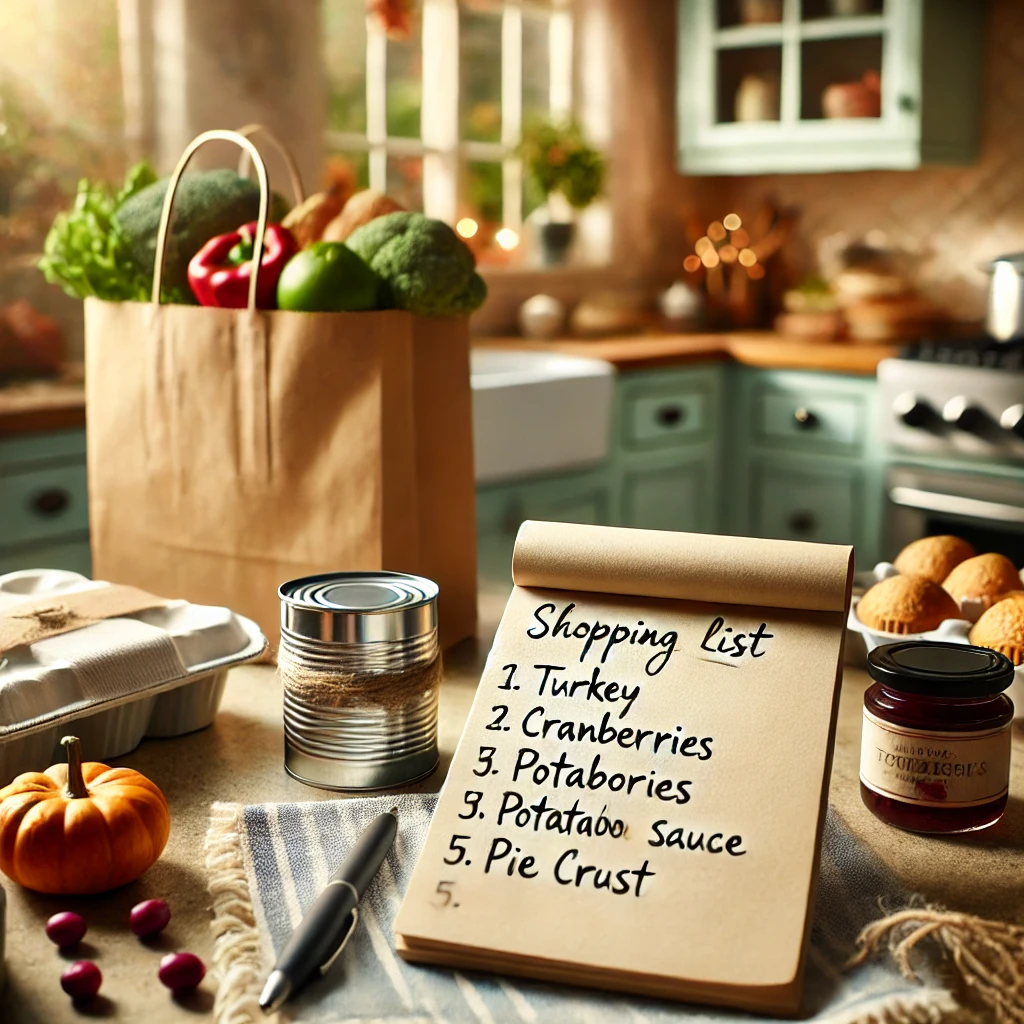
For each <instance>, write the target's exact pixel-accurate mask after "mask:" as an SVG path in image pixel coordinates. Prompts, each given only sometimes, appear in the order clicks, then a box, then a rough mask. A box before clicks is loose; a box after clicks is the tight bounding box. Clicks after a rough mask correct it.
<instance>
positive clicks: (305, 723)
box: [278, 572, 441, 790]
mask: <svg viewBox="0 0 1024 1024" xmlns="http://www.w3.org/2000/svg"><path fill="white" fill-rule="evenodd" d="M437 590H438V588H437V584H436V583H434V582H432V581H431V580H428V579H424V578H423V577H421V576H409V575H406V574H405V573H398V572H373V573H359V572H341V573H324V574H321V575H319V576H305V577H303V578H301V579H297V580H291V581H290V582H288V583H285V584H283V585H282V586H281V588H280V589H279V590H278V596H279V597H280V599H281V647H280V650H279V651H278V671H279V674H280V677H281V682H282V685H283V689H284V737H285V768H286V769H287V771H288V773H289V774H290V775H293V776H294V777H295V778H297V779H298V780H299V781H300V782H306V783H309V784H310V785H313V786H320V787H322V788H325V789H340V790H366V789H384V788H386V787H389V786H401V785H404V784H405V783H408V782H413V781H414V780H416V779H420V778H423V777H424V776H426V775H429V774H430V773H431V772H432V771H433V770H434V769H435V768H436V767H437V760H438V758H437V702H438V692H439V690H440V683H441V652H440V647H439V646H438V639H437Z"/></svg>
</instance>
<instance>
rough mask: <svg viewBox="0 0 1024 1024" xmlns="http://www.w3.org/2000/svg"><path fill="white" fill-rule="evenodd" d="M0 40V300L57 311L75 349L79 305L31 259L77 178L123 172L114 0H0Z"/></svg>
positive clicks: (74, 351)
mask: <svg viewBox="0 0 1024 1024" xmlns="http://www.w3.org/2000/svg"><path fill="white" fill-rule="evenodd" d="M0 40H2V42H0V307H4V306H6V305H7V304H8V303H14V302H22V303H23V302H29V303H31V304H32V306H33V307H35V308H36V309H37V310H39V311H41V312H44V313H46V314H48V315H50V316H53V317H55V318H56V319H57V320H58V321H60V324H61V327H62V328H63V332H64V336H65V345H66V351H67V353H68V355H69V356H70V357H71V358H75V357H78V356H79V355H80V351H81V308H80V306H79V304H77V303H75V302H73V301H72V300H70V299H67V298H66V297H65V296H64V295H63V294H62V293H61V292H60V290H59V289H57V288H54V287H53V286H52V285H48V284H46V282H45V281H44V280H43V277H42V275H41V274H40V273H39V272H38V270H36V269H35V264H36V261H37V260H38V258H39V254H40V252H41V250H42V245H43V239H44V238H45V237H46V233H47V231H48V229H49V227H50V224H51V223H52V221H53V218H54V215H55V214H56V213H57V212H58V211H59V210H62V209H64V208H65V207H66V206H67V205H68V204H69V202H70V199H71V197H72V196H73V195H74V193H75V187H76V185H77V182H78V179H79V178H82V177H87V178H92V179H94V180H95V179H100V180H110V181H118V182H119V181H120V180H121V179H122V178H123V176H124V170H125V164H126V161H127V154H126V152H125V139H124V104H123V101H122V89H121V64H120V57H119V45H118V4H117V0H75V2H74V3H2V2H0Z"/></svg>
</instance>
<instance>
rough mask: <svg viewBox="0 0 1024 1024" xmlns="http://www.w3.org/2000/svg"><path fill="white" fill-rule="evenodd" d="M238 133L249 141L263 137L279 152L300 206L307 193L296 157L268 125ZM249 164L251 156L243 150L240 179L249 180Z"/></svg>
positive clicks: (239, 161)
mask: <svg viewBox="0 0 1024 1024" xmlns="http://www.w3.org/2000/svg"><path fill="white" fill-rule="evenodd" d="M237 131H238V134H239V135H244V136H245V137H246V138H247V139H251V138H252V137H253V136H254V135H262V136H263V137H264V138H265V139H266V140H267V142H269V143H270V144H271V146H273V147H274V149H276V150H277V152H278V153H279V154H280V156H281V159H282V160H284V164H285V167H286V168H287V170H288V180H289V181H290V182H291V186H292V196H293V197H294V198H295V205H296V206H298V205H299V204H300V203H301V202H302V201H303V200H304V199H305V198H306V192H305V190H304V189H303V187H302V175H301V174H299V166H298V164H296V163H295V157H293V156H292V152H291V150H290V149H289V148H288V147H287V146H286V145H285V144H284V143H283V142H282V141H281V140H280V139H279V138H278V137H277V136H276V135H275V134H274V133H273V132H272V131H271V130H270V129H269V128H268V127H267V126H266V125H263V124H255V123H254V124H247V125H244V126H243V127H241V128H238V129H237ZM249 163H250V160H249V154H248V153H247V152H245V151H244V150H243V151H242V155H241V156H240V157H239V158H238V175H239V177H241V178H247V177H248V176H249Z"/></svg>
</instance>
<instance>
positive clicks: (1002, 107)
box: [702, 0, 1024, 320]
mask: <svg viewBox="0 0 1024 1024" xmlns="http://www.w3.org/2000/svg"><path fill="white" fill-rule="evenodd" d="M962 2H965V3H974V2H978V0H962ZM981 116H982V136H981V151H980V156H979V160H978V162H977V163H976V164H974V165H972V166H969V167H955V168H954V167H928V168H924V169H921V170H917V171H865V172H858V173H848V174H788V175H757V176H751V177H742V178H721V179H717V181H716V183H715V187H714V188H713V190H712V201H713V203H714V207H715V208H714V209H708V210H707V213H708V214H710V215H712V216H721V215H722V213H723V212H725V210H726V208H727V207H728V208H731V209H736V210H737V211H738V212H741V213H742V212H743V211H745V210H746V211H751V212H752V211H753V210H755V209H756V208H757V206H758V205H759V204H760V202H761V201H762V200H763V198H764V197H765V196H766V195H768V196H771V197H773V199H774V200H775V201H776V202H777V203H778V204H780V205H783V206H793V207H796V208H797V209H798V210H799V211H800V221H799V223H798V227H797V232H796V235H795V237H794V238H792V239H791V241H790V242H789V243H788V246H787V251H786V261H787V264H788V266H789V269H790V270H791V271H792V273H793V275H794V276H799V275H801V274H804V273H809V272H813V271H814V270H815V269H816V264H817V260H816V251H817V246H818V243H819V242H820V240H821V239H822V238H824V237H826V236H828V235H831V234H833V233H836V232H847V233H849V234H851V235H854V236H857V235H863V234H864V233H866V232H867V231H870V230H871V229H873V228H880V229H882V230H884V231H885V232H887V233H888V235H889V236H890V238H891V239H892V240H894V241H896V242H899V243H902V244H905V245H909V246H911V247H914V248H918V247H919V248H920V249H921V250H922V251H923V258H922V259H921V262H920V263H919V264H918V284H919V286H920V287H921V288H922V290H924V291H925V292H926V293H927V294H929V295H930V296H931V297H932V298H933V299H935V300H936V301H938V302H939V303H941V305H942V306H943V307H944V308H946V309H947V310H948V311H949V312H950V314H951V315H952V316H953V317H954V318H956V319H961V320H970V319H976V318H978V317H980V316H982V315H983V312H984V301H985V289H986V283H987V277H986V275H985V274H984V273H983V272H982V271H981V270H980V269H978V268H979V265H980V264H983V263H984V262H985V261H986V260H988V259H990V258H991V257H993V256H997V255H999V254H1001V253H1006V252H1015V251H1021V250H1024V0H994V2H993V4H992V14H991V20H990V24H989V36H988V43H987V52H986V55H985V105H984V110H983V112H982V115H981ZM703 198H704V201H705V202H706V201H707V196H706V195H705V196H704V197H703ZM702 205H703V204H702Z"/></svg>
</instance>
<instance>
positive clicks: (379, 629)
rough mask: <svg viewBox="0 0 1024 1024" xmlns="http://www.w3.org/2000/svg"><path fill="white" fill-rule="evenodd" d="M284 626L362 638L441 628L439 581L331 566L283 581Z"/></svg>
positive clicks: (328, 638) (353, 640)
mask: <svg viewBox="0 0 1024 1024" xmlns="http://www.w3.org/2000/svg"><path fill="white" fill-rule="evenodd" d="M277 593H278V597H280V599H281V632H282V633H286V634H290V635H291V636H295V637H301V638H302V639H305V640H320V641H323V642H325V643H338V644H360V643H374V642H376V641H380V640H406V639H410V638H412V637H417V636H423V635H425V634H427V633H432V632H434V630H436V629H437V593H438V587H437V584H436V583H434V581H433V580H428V579H426V578H425V577H423V576H410V575H408V574H407V573H403V572H383V571H382V572H327V573H321V574H320V575H318V576H303V577H302V578H301V579H297V580H289V582H287V583H283V584H282V585H281V586H280V588H279V589H278V591H277Z"/></svg>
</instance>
